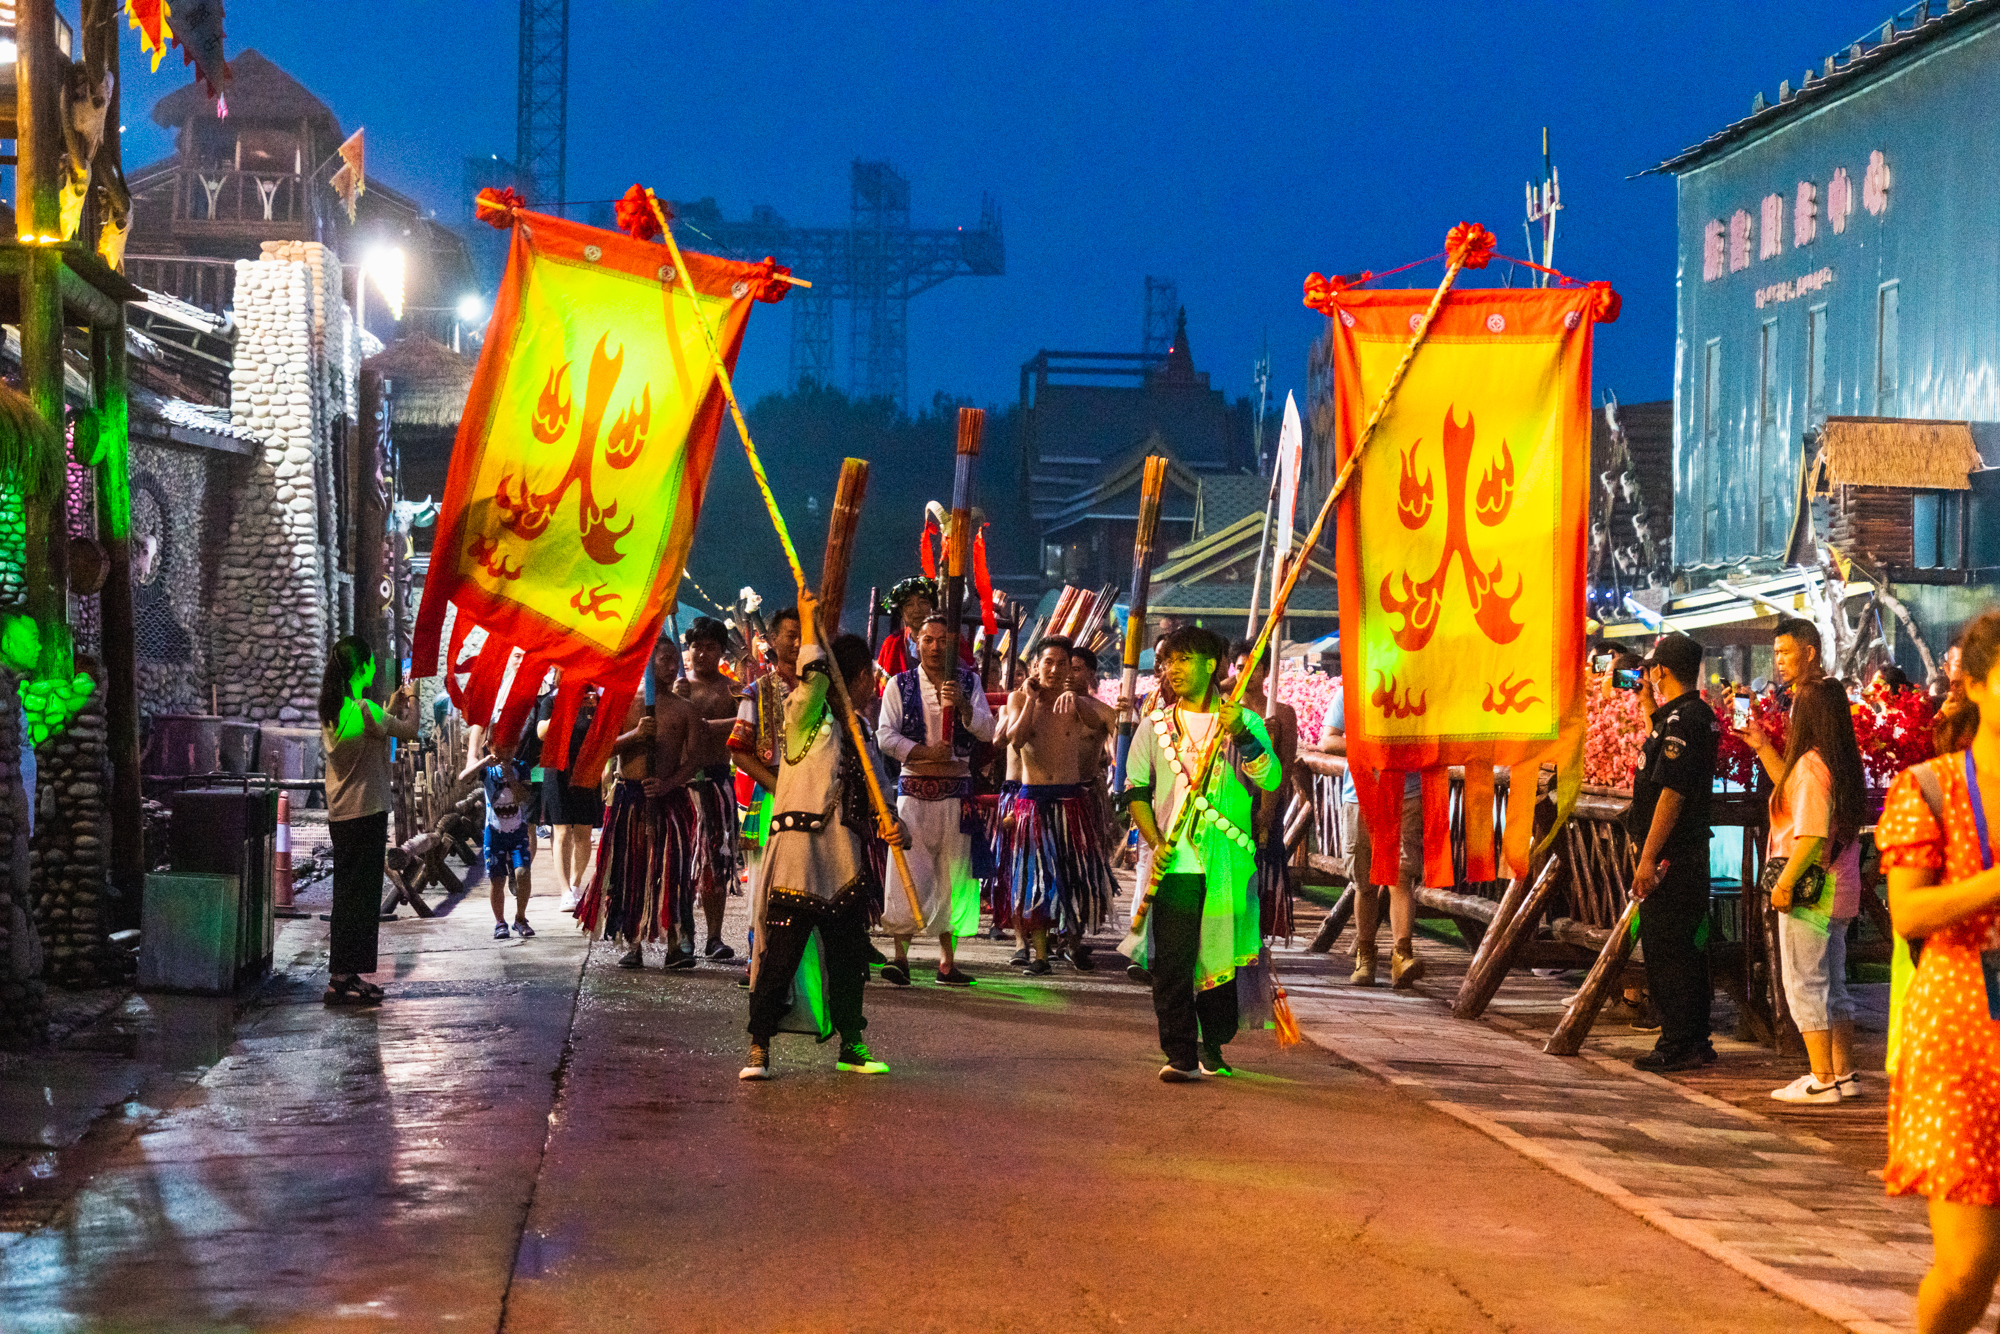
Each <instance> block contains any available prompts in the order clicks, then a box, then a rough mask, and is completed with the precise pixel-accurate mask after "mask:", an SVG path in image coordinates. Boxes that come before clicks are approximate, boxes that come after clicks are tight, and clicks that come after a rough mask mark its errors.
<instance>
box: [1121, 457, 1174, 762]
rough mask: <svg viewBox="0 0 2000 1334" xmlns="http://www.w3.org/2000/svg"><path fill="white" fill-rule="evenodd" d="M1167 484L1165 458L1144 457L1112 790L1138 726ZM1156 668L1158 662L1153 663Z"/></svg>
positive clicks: (1126, 625)
mask: <svg viewBox="0 0 2000 1334" xmlns="http://www.w3.org/2000/svg"><path fill="white" fill-rule="evenodd" d="M1166 487H1167V461H1166V460H1165V459H1164V458H1162V457H1161V456H1159V455H1158V454H1153V455H1150V456H1149V457H1148V458H1147V459H1146V471H1145V473H1144V475H1143V476H1142V477H1141V478H1140V481H1139V526H1138V531H1137V532H1136V534H1135V535H1134V536H1133V538H1132V591H1131V592H1130V593H1129V594H1128V595H1127V597H1126V602H1125V670H1124V673H1123V674H1122V675H1121V676H1120V677H1119V683H1118V698H1119V700H1120V707H1119V710H1118V748H1117V762H1116V766H1115V770H1114V773H1115V777H1114V779H1113V781H1112V790H1113V791H1116V792H1123V791H1124V790H1125V757H1126V756H1127V755H1129V754H1131V753H1132V733H1133V732H1135V731H1137V730H1138V727H1139V657H1140V655H1141V654H1143V653H1144V652H1145V651H1146V602H1147V599H1149V598H1150V597H1151V596H1152V591H1153V538H1154V536H1155V535H1156V534H1157V533H1158V532H1159V528H1160V497H1161V495H1162V494H1164V493H1165V491H1166ZM1153 668H1154V670H1155V671H1158V670H1159V664H1158V663H1155V664H1154V665H1153Z"/></svg>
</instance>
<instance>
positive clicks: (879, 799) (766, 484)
mask: <svg viewBox="0 0 2000 1334" xmlns="http://www.w3.org/2000/svg"><path fill="white" fill-rule="evenodd" d="M646 202H647V203H648V204H650V205H651V206H652V209H653V220H654V221H655V222H657V223H659V225H660V236H661V239H663V240H664V241H665V242H666V246H667V250H668V252H669V253H670V254H672V256H673V260H674V276H673V277H672V279H670V280H669V281H670V282H678V283H681V284H682V285H684V286H685V287H686V288H687V292H688V308H689V309H690V310H691V311H692V312H693V313H694V322H695V325H696V327H697V328H699V329H700V330H701V337H702V341H703V342H705V343H707V344H708V356H709V361H710V362H711V363H712V364H713V365H714V367H715V378H716V382H717V383H718V384H720V385H721V386H722V396H723V398H724V399H725V400H726V401H727V402H728V404H729V415H730V416H731V417H732V418H733V419H734V420H735V422H736V435H737V438H738V439H739V440H741V441H742V442H743V455H744V457H745V458H746V459H747V460H749V463H750V475H751V476H752V477H754V478H755V479H756V481H757V491H758V493H759V494H760V495H762V496H763V498H764V510H765V512H766V513H767V514H768V515H770V518H771V526H772V527H773V528H775V529H777V531H778V544H779V545H780V546H782V547H783V548H784V550H785V564H786V565H788V566H790V567H791V571H792V582H793V583H794V584H796V585H797V586H798V590H799V596H800V597H801V598H804V597H806V596H807V595H808V585H807V584H806V572H805V567H804V566H802V565H800V564H799V549H798V548H797V547H796V546H794V545H793V544H792V534H791V532H790V530H789V529H787V528H786V527H785V516H784V513H783V511H781V510H780V509H779V508H778V498H777V497H776V496H775V495H773V494H772V493H771V478H770V475H769V474H768V473H766V472H765V471H764V460H763V459H761V458H759V457H758V456H757V446H756V444H755V443H753V442H752V440H751V439H750V423H748V422H746V421H744V420H743V405H742V404H740V403H738V402H737V401H736V385H735V383H734V382H733V381H732V380H731V379H730V375H729V367H728V365H727V364H725V363H724V361H723V360H722V348H721V346H720V345H719V344H718V343H717V342H716V341H715V330H714V329H712V328H710V327H709V323H708V316H707V315H705V314H703V313H702V309H701V299H700V297H699V296H697V295H696V293H695V290H694V282H693V280H692V279H691V278H690V277H689V276H688V268H687V261H686V260H685V259H683V258H682V257H681V247H680V242H678V241H676V240H675V239H674V229H673V228H672V227H669V226H668V225H667V215H666V212H665V210H663V209H662V208H661V207H660V199H659V196H658V195H656V194H654V193H653V192H652V191H651V190H648V191H646ZM828 652H829V655H830V654H831V646H830V645H829V649H828ZM828 667H829V668H830V669H831V670H829V671H828V672H827V677H828V679H830V680H831V681H832V682H833V693H834V694H835V696H837V697H838V698H839V700H840V713H841V716H842V717H844V718H845V719H846V720H847V736H848V740H849V741H850V742H852V743H853V745H854V754H855V758H856V759H857V760H859V761H860V769H861V777H862V778H863V779H864V780H865V781H866V782H867V784H868V798H869V801H870V803H871V804H872V805H873V806H874V807H875V815H876V817H877V818H878V819H880V820H881V821H882V823H883V826H884V827H885V828H889V829H893V828H895V825H896V809H895V807H893V806H891V805H890V804H889V798H888V797H887V796H886V795H885V794H884V793H883V791H882V783H881V780H880V779H878V778H877V777H876V776H875V766H874V765H873V764H872V763H870V762H869V759H868V739H867V737H866V736H865V735H864V734H863V733H862V730H861V719H860V716H859V715H858V714H856V713H855V711H854V702H853V701H852V700H850V699H849V698H848V697H847V682H846V681H844V680H842V679H841V675H840V670H839V664H838V663H834V662H831V661H829V663H828ZM889 855H890V856H892V857H894V858H895V860H896V869H897V870H898V871H899V872H901V873H902V876H903V892H904V893H905V894H907V895H908V896H909V899H910V914H911V916H912V917H913V918H914V919H915V921H916V923H917V927H918V930H919V932H921V931H922V929H923V925H924V908H923V905H922V904H921V903H919V902H917V890H916V880H915V879H914V878H913V877H912V876H911V875H910V863H909V859H908V858H906V857H905V856H904V855H903V849H902V847H901V846H900V845H898V844H895V843H891V844H889Z"/></svg>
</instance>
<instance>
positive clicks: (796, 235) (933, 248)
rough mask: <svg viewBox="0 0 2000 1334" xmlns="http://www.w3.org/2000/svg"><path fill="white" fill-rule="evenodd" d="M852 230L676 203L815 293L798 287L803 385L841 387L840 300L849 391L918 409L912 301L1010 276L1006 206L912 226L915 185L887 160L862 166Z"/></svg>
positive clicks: (682, 213) (764, 208) (716, 237)
mask: <svg viewBox="0 0 2000 1334" xmlns="http://www.w3.org/2000/svg"><path fill="white" fill-rule="evenodd" d="M852 186H853V192H852V205H851V208H850V210H849V214H848V224H847V226H845V227H794V226H792V225H791V224H789V223H787V222H786V221H785V220H784V219H783V218H782V217H780V216H779V215H778V213H777V211H776V210H775V209H773V208H771V207H770V206H769V205H767V204H757V205H754V206H752V208H751V210H750V216H749V217H748V218H747V219H741V220H738V221H733V222H732V221H729V220H726V219H724V218H723V216H722V211H721V210H720V209H719V208H717V207H716V204H715V201H714V200H713V199H702V200H696V201H693V202H686V203H676V204H675V205H674V209H675V212H676V213H677V214H678V215H679V217H680V219H681V221H682V222H683V223H684V224H686V225H687V226H689V227H691V228H692V229H693V230H694V231H695V232H696V233H697V234H698V235H700V236H701V237H703V238H705V239H706V240H707V242H708V244H709V245H711V246H713V247H715V248H717V249H719V250H722V251H725V252H727V253H729V254H732V255H735V256H737V257H740V258H748V259H761V258H762V257H764V256H765V255H773V256H776V257H777V259H778V261H779V262H780V263H783V264H788V265H790V266H791V267H792V269H793V270H794V271H795V272H796V273H797V274H798V275H799V276H800V277H801V278H809V279H811V280H812V282H813V286H812V288H811V289H804V288H794V289H793V291H792V293H791V295H790V296H789V297H788V298H787V300H786V304H787V305H790V306H791V307H792V359H791V373H790V381H791V385H792V387H793V388H797V387H799V386H800V385H803V384H808V383H812V384H823V385H824V384H832V383H833V382H834V381H833V325H834V318H833V303H834V302H836V301H844V302H846V303H847V317H848V318H847V339H848V344H847V346H848V376H847V386H848V392H849V393H851V394H853V395H854V396H855V397H857V398H887V399H889V400H891V401H892V402H894V403H895V404H896V405H897V406H898V407H900V408H902V409H904V410H905V411H908V409H909V383H910V368H909V303H910V298H911V297H913V296H916V295H918V294H919V293H922V292H928V291H929V290H930V289H931V288H933V287H936V286H937V285H938V284H939V283H942V282H944V281H946V280H947V279H950V278H959V277H979V278H990V277H997V276H999V275H1001V274H1003V273H1005V272H1006V271H1007V247H1006V244H1005V242H1004V241H1003V240H1002V238H1001V234H1000V206H999V205H998V204H996V203H995V202H994V201H993V199H992V197H991V196H986V197H983V198H982V199H981V200H980V208H979V225H978V227H977V228H965V227H931V228H923V227H912V226H910V183H909V182H908V181H906V180H904V179H903V177H902V176H901V175H900V174H898V173H897V171H896V169H895V168H894V167H892V166H890V165H889V164H888V163H887V162H863V161H860V160H859V159H856V161H855V162H854V164H853V171H852Z"/></svg>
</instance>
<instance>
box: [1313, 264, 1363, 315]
mask: <svg viewBox="0 0 2000 1334" xmlns="http://www.w3.org/2000/svg"><path fill="white" fill-rule="evenodd" d="M1374 276H1375V275H1374V274H1373V273H1370V272H1369V271H1368V270H1366V269H1363V270H1362V271H1361V272H1359V273H1336V274H1334V275H1333V277H1331V278H1329V277H1327V276H1326V275H1325V274H1323V273H1309V274H1307V275H1306V304H1307V305H1308V306H1310V307H1312V308H1313V309H1314V310H1316V311H1318V312H1319V313H1320V314H1322V315H1324V316H1326V317H1327V318H1328V319H1331V318H1333V307H1334V298H1335V297H1336V296H1338V295H1340V294H1341V293H1342V292H1345V291H1346V290H1347V289H1348V288H1350V287H1359V286H1360V285H1361V284H1362V283H1365V282H1367V281H1368V280H1369V279H1370V278H1373V277H1374Z"/></svg>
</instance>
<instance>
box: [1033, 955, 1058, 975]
mask: <svg viewBox="0 0 2000 1334" xmlns="http://www.w3.org/2000/svg"><path fill="white" fill-rule="evenodd" d="M1054 971H1055V969H1054V968H1053V967H1051V966H1050V964H1049V961H1048V960H1047V959H1031V960H1029V961H1028V976H1029V977H1047V976H1048V975H1049V974H1050V973H1053V972H1054Z"/></svg>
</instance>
